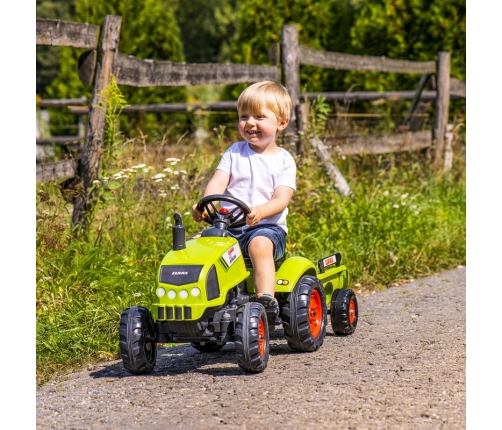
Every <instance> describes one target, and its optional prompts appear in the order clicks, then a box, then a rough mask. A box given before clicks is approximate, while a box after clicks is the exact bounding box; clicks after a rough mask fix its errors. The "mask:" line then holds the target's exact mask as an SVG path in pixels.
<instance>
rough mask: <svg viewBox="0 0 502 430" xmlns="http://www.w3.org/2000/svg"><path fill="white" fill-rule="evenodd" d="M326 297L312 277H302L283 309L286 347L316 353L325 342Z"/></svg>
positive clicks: (318, 282)
mask: <svg viewBox="0 0 502 430" xmlns="http://www.w3.org/2000/svg"><path fill="white" fill-rule="evenodd" d="M327 314H328V310H327V307H326V293H325V292H324V288H323V286H322V284H321V281H319V279H317V278H316V277H315V276H310V275H304V276H302V277H301V278H300V280H299V281H298V283H297V284H296V285H295V288H294V289H293V291H292V292H291V294H290V295H289V297H288V299H287V301H286V303H285V304H284V306H283V308H282V325H283V327H284V336H285V337H286V340H287V342H288V345H289V346H290V347H291V348H292V349H294V350H295V351H300V352H313V351H317V350H318V349H319V348H320V347H321V345H322V344H323V342H324V336H325V335H326V325H327V322H328V317H327Z"/></svg>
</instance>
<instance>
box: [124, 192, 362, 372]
mask: <svg viewBox="0 0 502 430" xmlns="http://www.w3.org/2000/svg"><path fill="white" fill-rule="evenodd" d="M217 202H228V203H230V204H232V205H234V208H233V209H232V210H230V211H228V210H227V209H225V208H222V209H220V210H218V209H217V208H216V206H215V204H216V203H217ZM203 209H206V211H207V213H208V216H207V217H206V219H205V220H206V222H208V223H209V224H211V227H209V228H207V229H206V230H204V231H203V232H202V235H201V237H199V238H197V239H192V240H188V241H186V240H185V228H184V227H183V225H182V222H181V217H180V215H178V214H175V215H174V219H175V222H176V225H174V226H173V249H172V250H171V251H169V252H168V253H167V255H166V256H165V257H164V259H163V260H162V263H161V265H160V268H159V272H158V274H157V289H156V295H157V298H156V301H155V303H154V304H153V305H152V306H151V310H149V309H147V308H145V307H142V306H132V307H130V308H127V309H126V310H125V311H123V312H122V315H121V318H120V329H119V334H120V343H119V345H120V352H121V357H122V360H123V364H124V367H125V369H126V370H127V371H128V372H130V373H133V374H146V373H150V372H151V371H153V369H154V367H155V362H156V359H157V345H156V344H157V343H191V345H192V346H193V347H194V348H195V349H196V350H198V351H200V352H202V353H210V352H215V351H219V350H220V349H221V348H223V346H224V345H225V344H226V343H228V342H233V343H234V344H235V351H236V356H237V364H238V365H239V367H240V368H242V369H243V370H244V371H246V372H250V373H258V372H262V371H264V370H265V368H266V367H267V362H268V357H269V333H270V332H271V331H273V330H274V329H275V327H277V326H279V325H281V324H282V327H283V329H284V337H285V338H286V341H287V343H288V345H289V346H290V347H291V348H292V349H293V350H295V351H299V352H312V351H316V350H318V349H319V348H320V347H321V345H322V343H323V341H324V336H325V335H326V326H327V315H328V311H329V313H330V318H331V327H332V329H333V331H334V333H336V334H339V335H350V334H352V333H353V332H354V330H355V329H356V325H357V320H358V306H357V298H356V296H355V294H354V292H353V291H352V290H351V289H348V288H347V285H348V271H347V268H346V267H345V266H344V265H342V264H341V256H340V254H339V253H335V254H333V255H329V256H327V257H326V258H323V259H321V260H319V261H318V264H317V267H316V266H315V265H314V263H312V261H310V260H308V259H306V258H304V257H290V258H287V259H285V258H283V259H281V260H280V261H277V262H276V286H275V297H276V299H277V300H278V302H279V311H278V313H277V310H275V313H274V309H273V308H272V309H268V310H266V309H265V308H264V307H263V306H262V305H261V304H260V303H258V302H256V301H255V290H254V285H253V268H252V265H251V261H250V259H249V258H247V257H244V256H243V254H242V252H241V249H240V247H239V244H238V242H237V240H236V239H234V238H233V237H231V236H230V235H229V233H228V228H229V227H239V226H243V225H245V218H246V215H247V214H248V213H249V212H250V211H249V208H248V207H247V206H246V205H245V204H244V203H243V202H241V201H240V200H238V199H236V198H233V197H230V196H226V195H212V196H207V197H204V198H203V199H201V200H200V201H199V203H198V210H199V211H201V212H202V210H203Z"/></svg>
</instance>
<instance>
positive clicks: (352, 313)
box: [349, 300, 356, 324]
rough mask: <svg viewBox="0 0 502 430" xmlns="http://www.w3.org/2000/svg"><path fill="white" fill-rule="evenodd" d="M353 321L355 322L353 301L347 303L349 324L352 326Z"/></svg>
mask: <svg viewBox="0 0 502 430" xmlns="http://www.w3.org/2000/svg"><path fill="white" fill-rule="evenodd" d="M355 320H356V304H355V303H354V300H351V301H350V302H349V322H350V323H351V324H354V321H355Z"/></svg>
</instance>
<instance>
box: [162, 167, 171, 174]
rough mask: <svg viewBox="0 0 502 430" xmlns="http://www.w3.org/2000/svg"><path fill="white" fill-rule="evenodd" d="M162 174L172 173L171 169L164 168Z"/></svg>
mask: <svg viewBox="0 0 502 430" xmlns="http://www.w3.org/2000/svg"><path fill="white" fill-rule="evenodd" d="M164 172H167V173H173V169H171V168H170V167H166V168H165V169H164Z"/></svg>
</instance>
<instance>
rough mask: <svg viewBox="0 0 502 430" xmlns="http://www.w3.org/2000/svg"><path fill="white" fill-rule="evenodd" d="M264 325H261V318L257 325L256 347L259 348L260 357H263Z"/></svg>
mask: <svg viewBox="0 0 502 430" xmlns="http://www.w3.org/2000/svg"><path fill="white" fill-rule="evenodd" d="M265 341H266V339H265V325H264V324H263V318H260V322H259V323H258V345H259V346H260V357H263V356H264V355H265Z"/></svg>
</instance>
